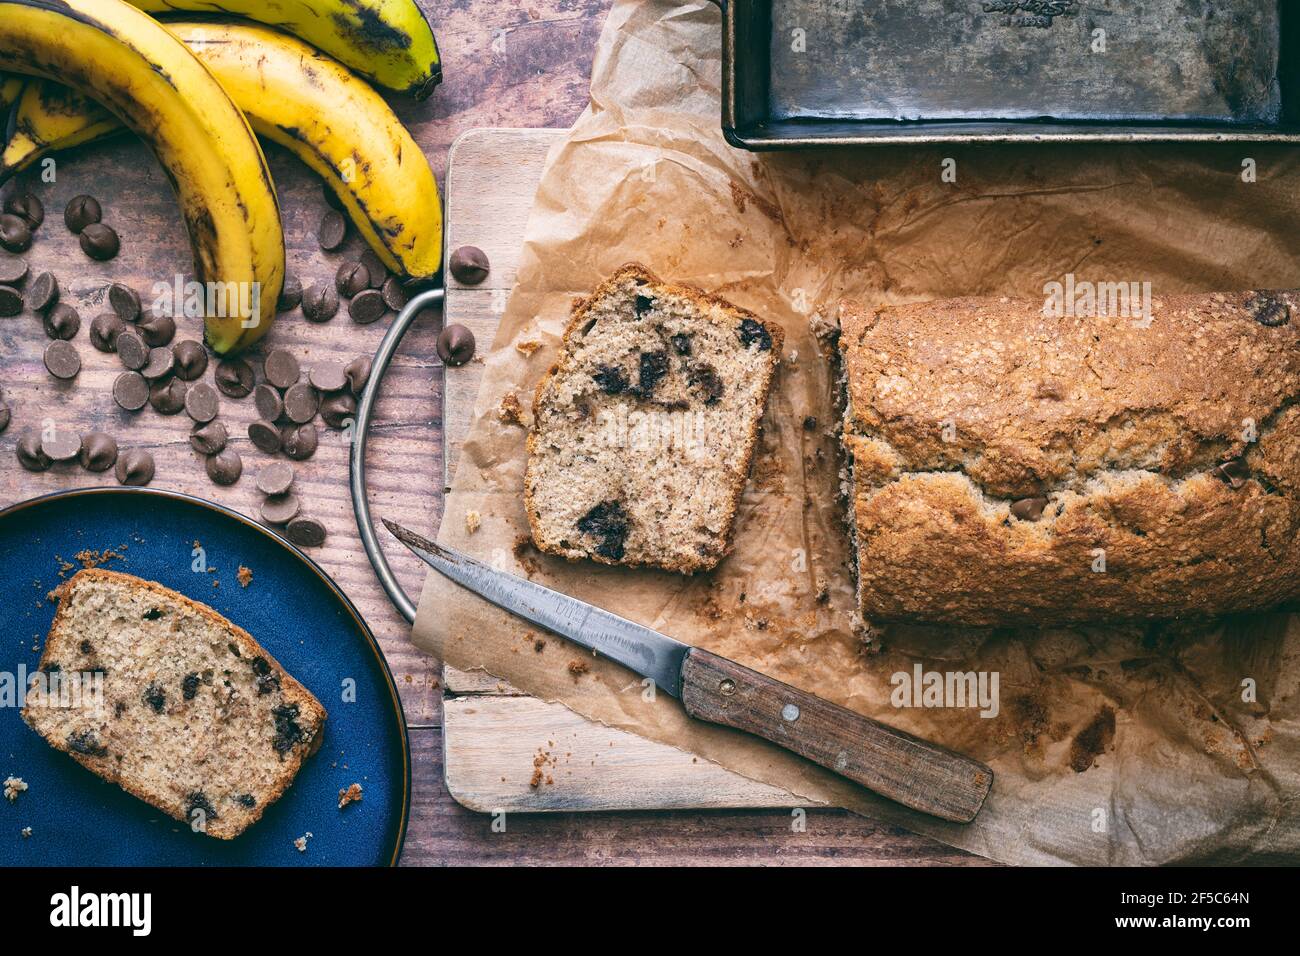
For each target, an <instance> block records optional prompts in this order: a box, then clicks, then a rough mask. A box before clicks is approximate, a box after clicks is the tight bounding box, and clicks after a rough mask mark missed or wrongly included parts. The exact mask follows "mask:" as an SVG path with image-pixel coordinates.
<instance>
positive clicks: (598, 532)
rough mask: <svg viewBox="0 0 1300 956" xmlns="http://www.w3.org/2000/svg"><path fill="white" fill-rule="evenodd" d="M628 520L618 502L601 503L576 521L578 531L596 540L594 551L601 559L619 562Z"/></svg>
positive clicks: (627, 529)
mask: <svg viewBox="0 0 1300 956" xmlns="http://www.w3.org/2000/svg"><path fill="white" fill-rule="evenodd" d="M630 524H631V522H630V520H629V518H628V516H627V513H626V512H625V511H624V510H623V505H622V504H621V503H620V502H618V501H602V502H601V503H600V504H598V505H596V506H595V507H594V508H592V509H591V510H590V511H588V512H587V513H586V514H585V515H583V516H582V517H581V518H579V519H578V530H579V531H580V532H582V533H583V534H587V535H591V536H592V537H594V538H598V539H599V541H597V543H596V547H595V551H596V553H597V554H599V555H600V556H601V557H605V558H609V559H610V560H611V561H619V560H621V559H622V557H623V551H624V545H625V543H626V542H627V536H628V532H629V530H630Z"/></svg>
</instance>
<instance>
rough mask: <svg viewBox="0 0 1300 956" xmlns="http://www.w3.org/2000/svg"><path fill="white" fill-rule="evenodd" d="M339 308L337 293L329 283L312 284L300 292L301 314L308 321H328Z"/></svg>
mask: <svg viewBox="0 0 1300 956" xmlns="http://www.w3.org/2000/svg"><path fill="white" fill-rule="evenodd" d="M338 310H339V294H338V293H337V292H335V291H334V287H333V286H332V285H330V284H329V283H325V282H322V283H320V284H319V285H314V286H312V287H311V288H310V289H308V290H307V291H306V292H304V293H303V294H302V315H303V318H305V319H306V320H307V321H308V322H328V321H329V320H330V319H332V318H334V316H335V314H337V312H338Z"/></svg>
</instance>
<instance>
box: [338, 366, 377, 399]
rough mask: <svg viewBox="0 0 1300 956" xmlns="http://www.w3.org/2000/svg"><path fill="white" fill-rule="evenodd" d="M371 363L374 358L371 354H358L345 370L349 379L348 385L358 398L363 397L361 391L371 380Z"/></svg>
mask: <svg viewBox="0 0 1300 956" xmlns="http://www.w3.org/2000/svg"><path fill="white" fill-rule="evenodd" d="M371 365H372V360H371V358H370V356H369V355H358V356H357V357H356V358H354V359H353V360H352V361H351V362H349V363H348V364H347V368H345V369H344V370H343V374H344V375H346V376H347V379H348V387H349V388H351V389H352V394H353V395H355V396H356V397H357V398H360V397H361V393H362V392H364V391H365V390H366V383H367V382H368V381H370V368H371Z"/></svg>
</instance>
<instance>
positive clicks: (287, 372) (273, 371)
mask: <svg viewBox="0 0 1300 956" xmlns="http://www.w3.org/2000/svg"><path fill="white" fill-rule="evenodd" d="M263 371H264V372H265V374H266V380H267V381H268V382H270V383H271V384H272V385H274V386H275V387H276V388H280V389H285V388H288V387H289V386H290V385H293V384H294V383H295V382H297V381H298V378H299V376H300V375H301V374H302V371H301V369H299V367H298V360H297V359H296V358H294V356H293V353H292V352H290V351H289V350H288V349H272V350H271V351H270V352H267V353H266V363H265V367H264V368H263Z"/></svg>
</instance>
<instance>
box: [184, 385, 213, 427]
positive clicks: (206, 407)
mask: <svg viewBox="0 0 1300 956" xmlns="http://www.w3.org/2000/svg"><path fill="white" fill-rule="evenodd" d="M219 411H221V399H220V398H218V397H217V390H216V389H215V388H213V387H212V386H211V385H209V384H208V383H207V382H196V383H195V384H194V386H193V387H192V388H191V389H190V390H189V394H188V395H186V396H185V413H186V414H187V415H189V416H190V418H192V419H194V420H195V421H196V422H198V423H199V424H200V425H203V424H206V423H208V422H210V421H212V419H214V418H216V417H217V412H219Z"/></svg>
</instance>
